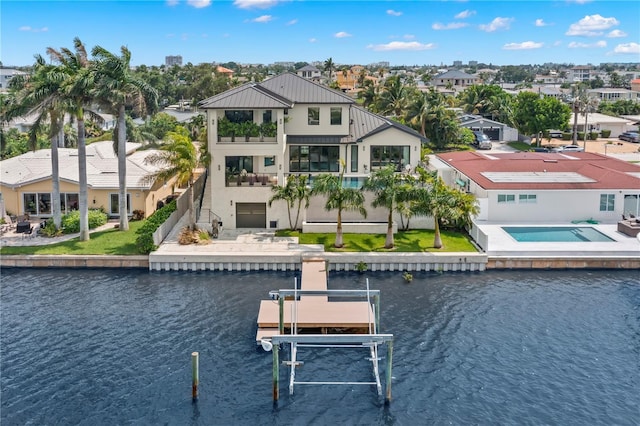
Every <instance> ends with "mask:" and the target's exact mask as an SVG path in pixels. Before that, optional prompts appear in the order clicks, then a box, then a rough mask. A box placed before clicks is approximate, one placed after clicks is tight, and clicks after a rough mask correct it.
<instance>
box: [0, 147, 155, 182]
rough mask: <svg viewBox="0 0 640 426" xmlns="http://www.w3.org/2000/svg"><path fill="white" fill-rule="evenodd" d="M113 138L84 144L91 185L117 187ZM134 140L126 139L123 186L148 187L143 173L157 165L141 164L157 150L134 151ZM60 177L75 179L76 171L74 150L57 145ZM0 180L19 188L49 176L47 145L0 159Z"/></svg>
mask: <svg viewBox="0 0 640 426" xmlns="http://www.w3.org/2000/svg"><path fill="white" fill-rule="evenodd" d="M112 145H113V142H111V141H105V142H96V143H92V144H90V145H87V183H88V186H89V187H90V188H94V189H117V188H118V157H117V156H116V155H115V153H114V152H113V147H112ZM140 146H141V145H140V144H137V143H127V188H129V189H142V190H144V189H149V188H150V187H151V185H152V182H145V179H144V177H145V176H147V175H148V174H151V173H153V172H154V171H156V170H158V169H159V166H152V165H148V164H145V160H146V158H147V157H148V156H149V155H151V154H153V153H157V152H158V151H157V150H145V151H137V152H136V150H137V149H138V148H139V147H140ZM58 164H59V169H60V180H61V181H66V182H71V183H76V184H78V182H79V175H78V150H77V149H71V148H58ZM0 170H2V173H1V176H0V183H1V184H3V185H5V186H8V187H10V188H19V187H21V186H24V185H29V184H32V183H36V182H41V181H45V180H48V179H51V149H39V150H37V151H35V152H33V151H30V152H27V153H25V154H22V155H19V156H17V157H13V158H9V159H7V160H3V161H2V162H0Z"/></svg>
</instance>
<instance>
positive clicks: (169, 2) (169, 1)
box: [167, 0, 179, 6]
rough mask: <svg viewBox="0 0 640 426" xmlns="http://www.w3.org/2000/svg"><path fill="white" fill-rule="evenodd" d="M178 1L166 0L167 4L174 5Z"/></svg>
mask: <svg viewBox="0 0 640 426" xmlns="http://www.w3.org/2000/svg"><path fill="white" fill-rule="evenodd" d="M178 3H179V2H178V0H167V6H176V5H177V4H178Z"/></svg>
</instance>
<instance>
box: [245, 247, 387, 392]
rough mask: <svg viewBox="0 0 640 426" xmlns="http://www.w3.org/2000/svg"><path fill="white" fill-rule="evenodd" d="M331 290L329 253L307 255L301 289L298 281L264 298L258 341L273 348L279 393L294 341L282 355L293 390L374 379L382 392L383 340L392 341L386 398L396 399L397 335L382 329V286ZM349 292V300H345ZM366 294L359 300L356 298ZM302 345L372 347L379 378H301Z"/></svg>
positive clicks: (307, 346) (372, 382)
mask: <svg viewBox="0 0 640 426" xmlns="http://www.w3.org/2000/svg"><path fill="white" fill-rule="evenodd" d="M366 284H367V289H366V290H328V289H327V267H326V262H325V260H324V259H319V258H312V259H306V260H304V261H303V263H302V279H301V286H300V288H301V289H300V290H298V288H297V287H298V286H297V282H296V283H295V285H294V288H293V289H281V290H278V291H272V292H270V293H269V295H270V300H262V301H261V302H260V311H259V313H258V321H257V322H258V332H257V335H256V342H257V343H258V344H260V345H262V348H263V349H265V350H266V351H272V353H273V399H274V401H277V400H278V399H279V394H280V391H279V377H280V373H279V367H280V363H281V361H280V356H281V355H280V352H281V350H282V349H281V348H282V347H284V346H286V344H288V345H289V347H290V351H289V353H290V356H291V359H290V360H285V361H282V364H283V365H286V366H289V367H290V373H289V393H290V394H293V391H294V385H296V384H298V385H300V384H304V385H374V386H375V387H376V389H377V391H378V395H382V384H381V380H380V370H379V360H380V357H379V355H378V349H379V346H380V345H382V344H386V346H387V357H386V358H387V366H386V392H385V401H386V402H387V403H388V402H390V401H391V367H392V358H393V335H392V334H378V329H379V326H380V291H379V290H370V289H369V282H368V280H367V282H366ZM342 298H348V299H350V300H349V301H344V300H340V299H342ZM354 298H356V299H363V300H362V301H353V299H354ZM298 348H354V349H357V348H361V349H366V350H367V351H369V354H370V356H369V358H368V359H369V360H370V361H371V363H372V369H373V381H371V382H356V381H341V382H325V381H310V382H302V381H297V380H296V379H295V375H296V368H297V367H299V366H300V365H302V364H303V362H302V361H300V360H299V359H298Z"/></svg>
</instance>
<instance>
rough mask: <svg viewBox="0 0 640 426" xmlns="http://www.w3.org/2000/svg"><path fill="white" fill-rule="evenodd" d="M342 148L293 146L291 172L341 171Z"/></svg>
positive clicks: (290, 158)
mask: <svg viewBox="0 0 640 426" xmlns="http://www.w3.org/2000/svg"><path fill="white" fill-rule="evenodd" d="M339 160H340V147H337V146H307V145H293V146H290V147H289V171H290V172H338V171H340V162H339Z"/></svg>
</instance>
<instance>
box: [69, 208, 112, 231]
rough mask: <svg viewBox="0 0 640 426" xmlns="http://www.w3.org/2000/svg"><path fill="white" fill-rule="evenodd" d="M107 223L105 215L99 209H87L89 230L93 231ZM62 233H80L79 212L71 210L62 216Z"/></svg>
mask: <svg viewBox="0 0 640 426" xmlns="http://www.w3.org/2000/svg"><path fill="white" fill-rule="evenodd" d="M105 223H107V214H106V213H105V212H104V211H103V210H101V209H89V229H95V228H97V227H98V226H102V225H104V224H105ZM61 227H62V232H63V233H65V234H75V233H78V232H80V212H79V211H78V210H73V211H72V212H70V213H67V214H65V215H64V216H62V222H61Z"/></svg>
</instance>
